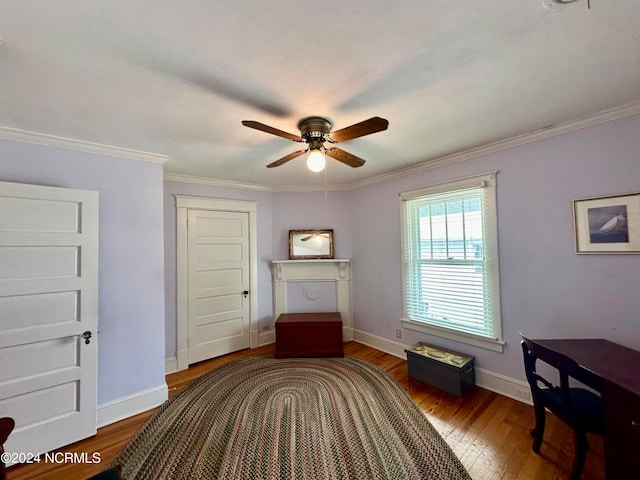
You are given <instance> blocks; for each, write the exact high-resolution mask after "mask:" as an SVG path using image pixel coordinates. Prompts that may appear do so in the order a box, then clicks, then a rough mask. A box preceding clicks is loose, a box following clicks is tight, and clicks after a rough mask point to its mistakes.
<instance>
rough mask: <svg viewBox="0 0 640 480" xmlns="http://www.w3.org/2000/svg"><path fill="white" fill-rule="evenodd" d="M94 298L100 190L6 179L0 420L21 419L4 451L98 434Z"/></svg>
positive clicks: (1, 206)
mask: <svg viewBox="0 0 640 480" xmlns="http://www.w3.org/2000/svg"><path fill="white" fill-rule="evenodd" d="M97 297H98V192H91V191H85V190H72V189H64V188H54V187H43V186H36V185H25V184H16V183H6V182H0V413H1V414H2V416H10V417H13V418H14V419H15V421H16V428H15V430H14V431H13V433H12V434H11V436H10V437H9V440H8V442H7V443H6V444H5V448H6V451H7V452H10V453H11V452H16V453H19V452H32V453H44V452H47V451H50V450H53V449H56V448H59V447H61V446H64V445H68V444H70V443H73V442H75V441H77V440H80V439H82V438H86V437H89V436H91V435H94V434H95V433H96V385H97V384H96V374H97V368H96V367H97V364H96V359H97V335H96V327H97V318H98V299H97ZM12 460H15V459H12ZM11 463H15V462H14V461H11Z"/></svg>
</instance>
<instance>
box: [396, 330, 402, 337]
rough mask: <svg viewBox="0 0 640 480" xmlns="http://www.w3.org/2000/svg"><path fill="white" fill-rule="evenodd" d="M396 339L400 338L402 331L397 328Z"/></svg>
mask: <svg viewBox="0 0 640 480" xmlns="http://www.w3.org/2000/svg"><path fill="white" fill-rule="evenodd" d="M396 338H402V330H400V329H399V328H398V329H397V330H396Z"/></svg>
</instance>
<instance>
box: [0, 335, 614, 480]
mask: <svg viewBox="0 0 640 480" xmlns="http://www.w3.org/2000/svg"><path fill="white" fill-rule="evenodd" d="M273 349H274V346H273V345H267V346H264V347H260V348H257V349H253V350H243V351H241V352H236V353H233V354H230V355H225V356H224V357H219V358H216V359H213V360H209V361H206V362H201V363H199V364H196V365H193V366H191V367H190V368H189V369H188V370H185V371H182V372H178V373H174V374H171V375H167V385H168V387H169V395H174V394H175V393H176V392H177V391H179V390H180V389H182V388H184V387H185V386H186V385H188V384H189V383H190V382H191V381H193V380H194V379H195V378H197V377H199V376H200V375H202V374H203V373H205V372H207V371H209V370H211V369H213V368H216V367H218V366H220V365H222V364H224V363H226V362H228V361H230V360H233V359H236V358H241V357H246V356H249V355H255V354H261V353H269V352H271V351H273ZM345 353H346V354H347V355H352V356H355V357H358V358H361V359H363V360H367V361H369V362H371V363H373V364H375V365H378V366H379V367H380V368H382V369H383V370H385V371H386V372H387V373H388V374H389V375H390V376H391V377H393V378H394V379H395V380H396V381H397V382H398V383H399V384H400V385H401V386H402V387H403V388H404V389H405V390H406V391H407V392H408V393H409V395H410V396H411V398H413V400H414V401H415V402H416V404H418V406H419V407H420V408H421V409H422V410H423V411H424V413H425V414H426V415H427V416H428V418H429V420H430V421H431V423H432V424H433V425H434V426H435V427H436V429H437V430H438V431H439V432H440V434H441V435H442V436H443V437H444V439H445V440H446V441H447V443H448V444H449V445H450V446H451V448H453V450H454V452H455V453H456V455H457V456H458V457H459V458H460V460H461V461H462V463H463V464H464V466H465V467H466V468H467V470H468V471H469V473H470V474H471V477H472V478H474V479H475V480H485V479H486V480H489V479H514V480H515V479H518V480H520V479H523V480H524V479H538V480H550V479H565V478H567V476H568V475H569V470H570V467H571V461H572V459H573V435H572V432H571V430H570V429H569V428H568V427H566V426H565V425H564V424H562V423H561V422H560V421H558V420H556V418H555V417H553V416H552V415H548V419H547V427H546V431H545V437H544V442H543V444H542V449H541V451H540V455H537V454H535V453H533V452H532V451H531V436H530V434H529V429H530V428H531V427H532V426H533V410H532V407H530V406H528V405H525V404H523V403H520V402H518V401H516V400H512V399H509V398H506V397H503V396H501V395H498V394H495V393H493V392H489V391H488V390H484V389H482V388H475V389H474V390H473V391H472V392H471V393H470V394H468V395H466V396H465V397H463V398H458V397H455V396H453V395H450V394H448V393H445V392H443V391H441V390H438V389H436V388H433V387H430V386H428V385H425V384H423V383H421V382H418V381H416V380H413V379H410V378H409V377H408V376H407V363H406V361H404V360H402V359H399V358H397V357H394V356H392V355H388V354H386V353H383V352H380V351H379V350H376V349H373V348H370V347H367V346H365V345H362V344H360V343H356V342H348V343H346V344H345ZM152 413H153V412H152V411H149V412H145V413H143V414H140V415H136V416H135V417H131V418H128V419H126V420H122V421H120V422H117V423H114V424H111V425H108V426H106V427H103V428H101V429H99V430H98V434H97V435H96V436H94V437H91V438H88V439H86V440H83V441H81V442H78V443H75V444H73V445H69V446H68V447H65V448H62V449H60V450H59V451H60V452H77V453H84V452H86V453H88V454H89V456H91V455H92V454H93V453H99V454H100V459H101V462H100V463H97V464H79V463H67V464H48V463H40V464H33V465H16V466H13V467H10V468H9V469H8V480H26V479H29V480H62V479H65V480H76V479H77V480H81V479H85V478H87V477H89V476H91V475H94V474H95V473H98V472H99V471H101V470H103V469H105V468H107V467H108V465H109V463H110V462H111V461H112V460H113V458H114V457H115V456H116V455H117V453H118V452H119V451H120V450H121V449H122V448H123V447H124V446H125V445H126V443H127V442H128V440H129V439H130V438H131V437H132V436H133V435H134V434H135V433H136V432H137V431H138V430H139V429H140V428H141V427H142V425H143V424H144V423H145V422H146V421H147V419H148V418H149V417H150V416H151V415H152ZM589 444H590V446H591V449H590V450H589V452H588V454H587V461H586V465H585V471H584V474H583V477H582V480H602V479H604V458H603V444H602V439H601V438H600V437H596V436H590V437H589ZM319 480H321V479H319Z"/></svg>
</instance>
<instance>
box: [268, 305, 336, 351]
mask: <svg viewBox="0 0 640 480" xmlns="http://www.w3.org/2000/svg"><path fill="white" fill-rule="evenodd" d="M275 356H276V358H285V357H344V351H343V349H342V317H341V316H340V313H339V312H324V313H283V314H282V315H280V316H279V317H278V319H277V320H276V355H275Z"/></svg>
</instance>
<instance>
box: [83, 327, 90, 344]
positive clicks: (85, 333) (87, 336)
mask: <svg viewBox="0 0 640 480" xmlns="http://www.w3.org/2000/svg"><path fill="white" fill-rule="evenodd" d="M82 338H84V343H86V344H87V345H89V344H90V343H91V332H90V331H89V330H87V331H86V332H84V333H83V334H82Z"/></svg>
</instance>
